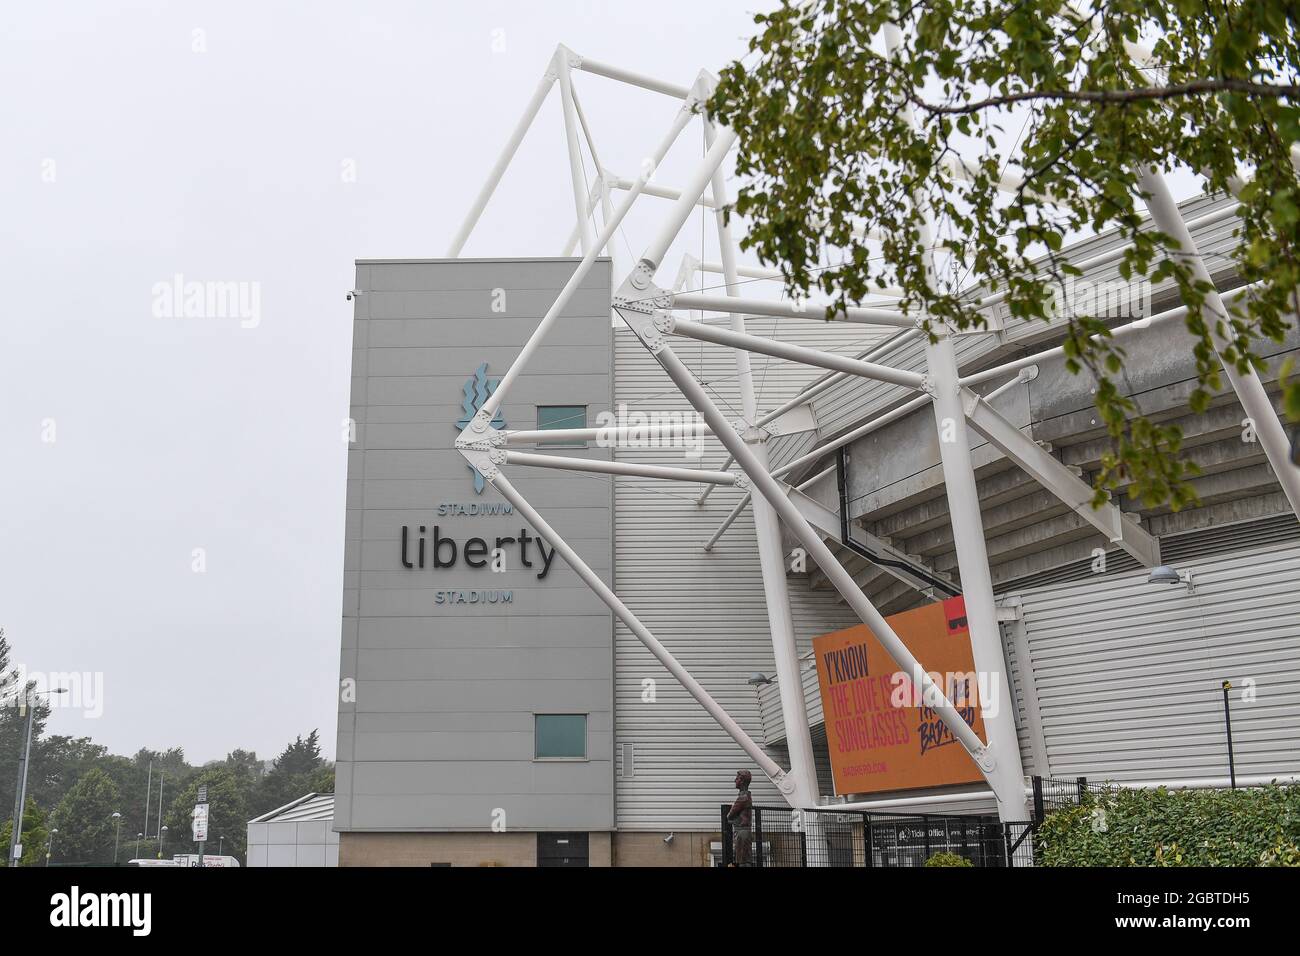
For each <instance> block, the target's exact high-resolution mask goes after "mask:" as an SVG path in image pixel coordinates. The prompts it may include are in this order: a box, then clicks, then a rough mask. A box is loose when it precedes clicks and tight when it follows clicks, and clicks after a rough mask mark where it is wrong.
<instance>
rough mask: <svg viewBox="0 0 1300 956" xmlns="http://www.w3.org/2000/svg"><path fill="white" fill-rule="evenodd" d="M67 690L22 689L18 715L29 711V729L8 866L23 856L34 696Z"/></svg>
mask: <svg viewBox="0 0 1300 956" xmlns="http://www.w3.org/2000/svg"><path fill="white" fill-rule="evenodd" d="M67 692H68V689H67V688H66V687H56V688H54V689H53V690H43V691H38V692H36V693H29V692H28V691H27V688H26V687H24V688H23V690H22V698H21V699H20V700H19V702H18V715H19V716H20V717H21V716H22V714H23V711H24V710H25V711H27V731H26V733H25V734H24V735H23V749H22V752H21V753H20V754H19V755H18V788H17V790H15V791H14V825H13V830H12V833H13V836H12V837H11V838H10V841H9V859H8V860H6V861H5V864H6V865H7V866H17V865H18V861H19V860H21V859H22V856H23V807H24V806H25V805H26V803H27V764H28V763H29V762H30V759H29V758H30V756H31V752H32V718H33V717H35V715H36V708H35V707H33V706H32V698H33V697H43V696H46V695H49V694H66V693H67ZM47 862H48V860H47Z"/></svg>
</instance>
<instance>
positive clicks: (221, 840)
mask: <svg viewBox="0 0 1300 956" xmlns="http://www.w3.org/2000/svg"><path fill="white" fill-rule="evenodd" d="M225 852H226V838H225V837H224V836H219V837H217V856H224V855H225Z"/></svg>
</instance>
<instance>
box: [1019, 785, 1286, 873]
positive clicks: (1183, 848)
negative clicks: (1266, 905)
mask: <svg viewBox="0 0 1300 956" xmlns="http://www.w3.org/2000/svg"><path fill="white" fill-rule="evenodd" d="M1035 843H1036V847H1037V852H1038V855H1039V862H1040V863H1041V864H1042V865H1044V866H1300V786H1278V785H1276V784H1271V785H1269V786H1266V787H1253V788H1251V789H1242V790H1166V789H1165V788H1163V787H1160V788H1157V789H1153V790H1121V789H1117V790H1114V791H1112V792H1108V793H1105V794H1091V795H1089V796H1087V797H1086V798H1085V800H1084V802H1083V803H1081V804H1079V805H1078V806H1074V807H1068V808H1066V809H1062V810H1056V811H1053V812H1051V813H1049V814H1048V815H1047V819H1046V820H1045V821H1044V822H1043V823H1042V825H1041V826H1040V827H1039V828H1038V832H1037V834H1036V840H1035Z"/></svg>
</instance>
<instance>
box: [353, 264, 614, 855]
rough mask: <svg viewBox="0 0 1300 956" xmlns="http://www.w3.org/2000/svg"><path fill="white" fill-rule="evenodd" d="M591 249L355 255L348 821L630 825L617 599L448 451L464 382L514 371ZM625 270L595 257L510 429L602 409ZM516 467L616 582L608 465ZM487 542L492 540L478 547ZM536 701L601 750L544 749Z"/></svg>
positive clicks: (388, 826)
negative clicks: (618, 697)
mask: <svg viewBox="0 0 1300 956" xmlns="http://www.w3.org/2000/svg"><path fill="white" fill-rule="evenodd" d="M576 264H577V260H574V259H538V260H532V259H529V260H491V261H486V260H485V261H479V260H383V261H361V262H358V263H357V283H356V288H357V289H359V290H361V294H360V295H358V296H356V299H355V316H356V321H355V326H354V328H355V334H354V341H353V369H352V372H353V379H352V398H351V402H350V407H351V414H352V416H353V418H354V420H355V421H356V428H355V437H356V440H355V441H354V442H353V444H352V445H351V446H350V448H349V452H348V487H347V505H346V532H345V553H344V600H343V633H342V652H341V676H342V677H343V678H344V680H345V682H347V683H346V684H345V687H344V689H345V690H346V689H347V688H350V689H351V693H350V695H349V694H347V693H343V694H341V695H340V696H341V699H340V703H339V733H338V771H337V779H336V786H337V790H338V799H337V802H336V813H335V828H336V829H338V830H384V831H402V830H409V831H430V830H490V829H492V828H493V826H494V824H497V823H503V824H504V825H505V827H506V828H507V829H510V830H547V829H560V830H570V829H580V830H601V829H609V828H610V827H612V826H613V824H614V805H613V799H614V794H613V729H614V715H613V654H614V648H613V630H612V620H611V615H610V612H609V610H608V608H606V607H605V605H604V604H602V603H601V602H600V601H599V600H598V599H596V598H595V596H594V595H593V594H592V593H591V591H590V589H589V588H587V587H586V586H585V585H584V584H583V583H582V581H581V580H580V579H579V578H578V576H577V575H576V574H575V573H574V572H573V570H572V569H571V568H569V567H568V565H567V564H565V563H564V561H563V559H561V558H560V557H559V556H558V555H557V554H555V553H554V552H553V550H552V549H550V548H549V546H548V547H545V548H544V547H543V546H542V545H541V544H539V543H538V542H537V540H536V538H537V535H536V531H535V530H534V529H533V528H532V527H530V526H529V525H528V523H527V522H526V521H524V520H523V518H522V517H521V516H520V515H518V514H516V513H514V512H513V509H509V508H508V506H507V505H506V502H505V501H504V499H502V498H501V496H500V495H498V494H497V493H496V492H495V491H494V490H493V489H492V488H491V486H487V487H485V488H483V490H482V491H481V493H478V492H476V490H475V480H474V479H475V476H474V473H473V472H472V471H471V470H470V468H469V466H468V465H467V464H466V462H465V460H464V458H463V457H462V456H461V455H460V454H459V453H458V452H456V451H455V450H454V448H453V447H452V442H453V440H454V438H455V437H456V435H457V433H458V432H459V430H460V429H459V427H458V426H457V424H456V423H457V421H458V420H460V419H461V418H462V417H463V416H464V415H465V414H466V409H465V408H464V406H463V401H464V399H465V398H466V393H465V392H464V391H463V389H464V388H466V385H467V382H468V383H469V389H470V400H471V401H475V400H476V399H477V398H478V396H480V395H481V393H482V386H483V383H481V382H480V383H478V387H477V388H476V386H475V382H474V381H473V376H474V375H475V373H476V370H477V369H479V368H480V367H481V366H482V365H483V364H484V363H486V365H487V369H486V376H487V378H489V379H499V378H500V377H501V376H502V375H504V374H505V372H506V370H507V369H508V368H509V367H510V365H511V364H512V363H513V362H514V360H515V358H516V356H517V355H518V353H519V350H520V348H521V347H522V346H523V344H524V342H525V341H526V340H527V338H528V337H529V336H530V335H531V334H532V332H533V330H534V329H535V328H536V327H537V324H538V322H539V321H540V319H541V317H542V316H543V315H544V314H545V312H546V310H547V308H549V306H550V305H551V303H552V302H554V301H555V298H556V296H557V295H558V293H559V290H560V289H561V288H562V287H563V286H564V284H565V283H566V282H567V281H568V280H569V277H570V276H571V275H572V273H573V270H574V268H575V266H576ZM610 281H611V276H610V264H609V262H608V260H599V261H597V262H596V263H595V265H594V267H593V268H592V270H591V273H590V274H589V275H588V276H587V277H586V279H585V280H584V281H583V282H582V283H581V285H580V287H579V290H578V293H577V295H575V296H574V298H573V300H572V301H571V302H570V304H569V306H568V307H567V308H566V309H565V310H564V311H563V312H562V313H561V318H560V320H559V322H558V323H557V324H556V325H555V326H554V328H553V329H552V332H551V333H550V334H548V336H547V338H546V339H545V340H544V342H543V345H542V348H541V350H540V352H538V353H537V356H536V358H535V360H534V361H533V362H531V363H530V364H529V366H528V368H527V369H525V370H524V371H523V373H522V375H521V376H520V377H519V379H518V380H517V384H516V386H515V387H514V388H513V389H512V390H511V392H510V394H509V396H508V397H507V400H506V401H505V402H504V403H503V406H502V409H501V413H502V415H503V417H504V419H505V421H506V423H507V426H508V427H511V428H516V429H518V428H526V429H531V428H534V427H536V406H537V405H541V404H547V405H585V406H587V410H588V416H589V420H594V419H595V416H596V415H598V414H599V413H600V412H602V411H606V410H608V409H609V408H610V405H611V401H612V397H613V368H612V364H613V362H612V331H611V328H610V312H609V301H610ZM562 454H565V455H577V456H584V457H597V458H608V457H609V452H608V450H606V449H600V448H588V449H566V450H564V451H563V452H562ZM510 477H511V481H512V483H514V484H515V485H516V486H517V487H518V488H519V490H520V491H521V493H522V494H523V495H524V496H525V497H527V498H528V499H529V501H531V502H532V503H533V504H534V505H535V506H536V507H537V508H538V509H539V510H540V511H541V512H542V513H543V515H544V516H546V517H547V519H548V520H549V521H552V522H553V524H554V526H555V528H556V530H557V532H558V533H560V534H563V535H564V536H565V539H566V540H567V541H569V542H570V543H571V544H572V545H573V546H574V547H575V548H576V549H577V550H578V552H579V553H580V554H581V555H582V556H583V557H584V559H585V560H587V561H588V562H589V563H590V565H591V567H592V568H593V569H594V570H595V571H596V572H597V573H598V574H600V575H601V576H602V577H604V578H605V579H606V580H610V579H611V578H612V569H613V545H612V534H613V528H612V514H611V505H612V500H613V499H612V490H611V486H610V483H609V481H608V480H607V479H605V478H603V477H591V476H586V475H581V474H577V473H573V472H563V471H554V470H542V469H536V468H523V467H512V468H511V471H510ZM403 529H405V538H404V536H403ZM421 529H423V530H421ZM435 529H436V530H435ZM473 539H480V540H482V542H483V545H482V546H479V545H474V548H475V550H473V551H472V552H471V551H470V550H469V546H470V543H471V541H472V540H473ZM404 540H405V544H406V548H405V550H403V541H404ZM440 541H441V542H442V543H441V544H439V542H440ZM453 547H454V550H453ZM421 548H422V549H423V551H421ZM483 548H486V549H488V551H489V552H490V551H491V549H493V548H499V549H500V552H501V554H502V555H503V556H504V559H505V568H504V570H501V571H493V570H492V569H491V568H490V567H481V566H477V565H478V564H479V563H481V562H482V561H483V557H484V555H483ZM548 552H549V557H548ZM435 553H436V555H437V559H436V560H435ZM421 556H423V559H424V561H423V566H421V565H420V557H421ZM471 557H472V558H473V559H474V561H475V566H471V564H470V563H469V559H470V558H471ZM548 561H549V564H548V563H547V562H548ZM407 564H409V565H412V566H410V567H407V566H406V565H407ZM435 565H441V566H435ZM349 698H354V699H349ZM539 712H561V713H585V714H587V715H588V718H587V756H586V758H585V759H582V760H541V761H539V760H534V759H533V715H534V713H539ZM500 814H503V815H504V816H503V817H501V816H499V815H500Z"/></svg>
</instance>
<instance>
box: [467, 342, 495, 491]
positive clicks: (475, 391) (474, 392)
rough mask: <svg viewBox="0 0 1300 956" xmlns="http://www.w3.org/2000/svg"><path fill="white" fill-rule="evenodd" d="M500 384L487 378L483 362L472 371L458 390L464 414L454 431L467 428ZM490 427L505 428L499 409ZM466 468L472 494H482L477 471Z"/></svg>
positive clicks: (484, 483)
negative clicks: (471, 482) (472, 479)
mask: <svg viewBox="0 0 1300 956" xmlns="http://www.w3.org/2000/svg"><path fill="white" fill-rule="evenodd" d="M500 384H501V379H499V378H488V373H487V362H484V363H483V364H482V365H480V366H479V367H478V368H476V369H474V374H473V375H471V376H470V377H469V378H467V379H465V384H464V385H463V386H461V390H460V391H461V395H462V396H464V397H463V398H462V399H461V402H460V410H461V411H462V412H464V414H463V415H461V417H460V418H459V420H457V422H456V429H457V430H458V431H464V430H465V429H466V428H467V427H468V426H469V423H470V421H471V420H472V419H473V418H474V415H475V414H476V413H477V412H478V410H479V409H480V408H482V407H483V403H484V402H486V401H487V400H488V396H489V395H491V394H492V393H493V392H495V391H496V390H497V386H498V385H500ZM492 427H493V428H505V427H506V420H505V419H504V418H502V417H501V410H500V409H497V413H496V415H495V416H494V417H493V419H492ZM468 467H469V470H470V473H471V474H473V476H474V494H476V495H481V494H483V488H484V486H485V485H486V482H485V481H484V480H483V476H482V475H480V474H479V473H478V469H476V468H475V467H474V466H473V465H470V466H468Z"/></svg>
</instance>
